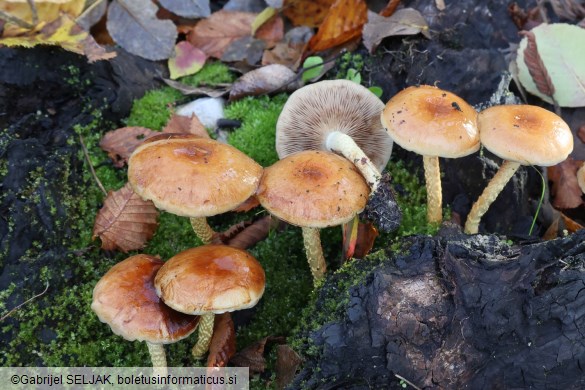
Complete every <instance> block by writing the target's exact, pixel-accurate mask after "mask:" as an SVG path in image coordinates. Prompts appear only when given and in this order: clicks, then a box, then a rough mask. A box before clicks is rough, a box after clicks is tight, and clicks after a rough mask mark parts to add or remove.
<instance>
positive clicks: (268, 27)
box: [254, 16, 284, 49]
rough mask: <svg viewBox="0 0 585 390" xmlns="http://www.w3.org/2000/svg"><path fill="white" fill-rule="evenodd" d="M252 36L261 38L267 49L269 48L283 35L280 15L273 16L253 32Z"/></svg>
mask: <svg viewBox="0 0 585 390" xmlns="http://www.w3.org/2000/svg"><path fill="white" fill-rule="evenodd" d="M254 37H256V38H258V39H261V40H263V41H264V43H265V44H266V48H267V49H271V48H273V47H274V45H276V44H277V43H278V42H280V41H282V38H283V37H284V22H283V21H282V18H281V17H280V16H274V17H273V18H271V19H270V20H269V21H267V22H266V23H264V24H263V25H262V26H260V28H259V29H258V30H257V31H256V34H254Z"/></svg>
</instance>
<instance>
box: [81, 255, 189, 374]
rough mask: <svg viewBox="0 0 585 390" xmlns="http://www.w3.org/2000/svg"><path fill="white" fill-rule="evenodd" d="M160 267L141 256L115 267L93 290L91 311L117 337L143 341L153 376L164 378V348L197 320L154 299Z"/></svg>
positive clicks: (160, 265)
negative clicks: (155, 282)
mask: <svg viewBox="0 0 585 390" xmlns="http://www.w3.org/2000/svg"><path fill="white" fill-rule="evenodd" d="M162 265H163V262H162V261H161V260H160V259H159V258H157V257H154V256H150V255H144V254H140V255H135V256H132V257H129V258H127V259H126V260H124V261H122V262H120V263H118V264H116V265H114V266H113V267H112V268H110V270H109V271H108V272H107V273H106V274H105V275H104V276H103V277H102V278H101V279H100V280H99V282H98V283H97V284H96V286H95V287H94V289H93V301H92V304H91V309H92V310H93V311H94V312H95V313H96V314H97V316H98V318H99V319H100V321H101V322H104V323H106V324H108V325H109V326H110V328H111V329H112V331H113V332H114V333H115V334H117V335H118V336H122V337H123V338H125V339H126V340H129V341H133V340H138V341H145V342H146V345H147V346H148V351H149V352H150V357H151V360H152V365H153V367H154V368H155V372H157V373H159V374H161V375H166V367H167V360H166V356H165V350H164V346H163V344H169V343H174V342H176V341H179V340H181V339H184V338H186V337H187V336H189V335H190V334H191V333H193V332H194V331H195V329H197V325H198V324H199V317H197V316H193V315H187V314H183V313H179V312H177V311H175V310H173V309H171V308H170V307H168V306H167V305H165V304H164V303H163V302H162V301H161V300H160V298H159V297H158V296H157V295H156V292H155V289H154V276H155V275H156V273H157V271H158V270H159V269H160V268H161V267H162Z"/></svg>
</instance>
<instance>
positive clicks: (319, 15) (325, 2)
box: [282, 0, 335, 27]
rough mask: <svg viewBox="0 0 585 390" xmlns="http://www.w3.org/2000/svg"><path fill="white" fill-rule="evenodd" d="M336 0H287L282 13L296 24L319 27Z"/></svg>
mask: <svg viewBox="0 0 585 390" xmlns="http://www.w3.org/2000/svg"><path fill="white" fill-rule="evenodd" d="M334 2H335V0H286V1H285V3H284V5H285V7H284V9H283V11H282V13H283V14H284V16H286V17H287V18H289V20H290V21H291V22H292V24H293V25H295V26H307V27H319V25H320V24H321V23H323V20H324V19H325V16H327V12H328V11H329V8H331V5H333V3H334Z"/></svg>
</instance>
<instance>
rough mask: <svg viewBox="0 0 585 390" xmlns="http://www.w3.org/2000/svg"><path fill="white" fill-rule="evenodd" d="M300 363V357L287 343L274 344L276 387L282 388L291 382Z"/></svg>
mask: <svg viewBox="0 0 585 390" xmlns="http://www.w3.org/2000/svg"><path fill="white" fill-rule="evenodd" d="M301 363H302V360H301V357H300V356H299V355H298V354H297V353H296V352H295V351H294V350H293V349H292V348H291V347H289V346H288V345H287V344H282V345H277V346H276V386H277V388H278V389H284V388H285V387H287V386H288V385H289V384H290V383H291V382H292V380H293V378H294V377H295V375H296V373H297V369H298V368H299V366H300V365H301Z"/></svg>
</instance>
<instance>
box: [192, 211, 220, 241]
mask: <svg viewBox="0 0 585 390" xmlns="http://www.w3.org/2000/svg"><path fill="white" fill-rule="evenodd" d="M190 219H191V226H192V227H193V231H195V234H196V235H197V237H199V239H200V240H201V241H202V242H203V243H204V244H210V243H211V240H212V239H213V235H214V234H215V231H214V230H213V229H212V228H211V226H209V224H208V223H207V218H205V217H192V218H190Z"/></svg>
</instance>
